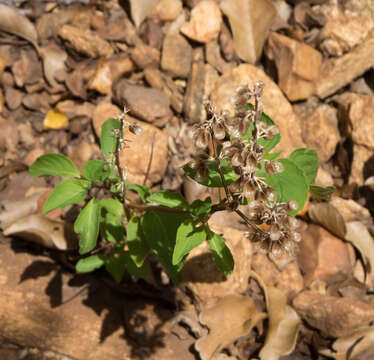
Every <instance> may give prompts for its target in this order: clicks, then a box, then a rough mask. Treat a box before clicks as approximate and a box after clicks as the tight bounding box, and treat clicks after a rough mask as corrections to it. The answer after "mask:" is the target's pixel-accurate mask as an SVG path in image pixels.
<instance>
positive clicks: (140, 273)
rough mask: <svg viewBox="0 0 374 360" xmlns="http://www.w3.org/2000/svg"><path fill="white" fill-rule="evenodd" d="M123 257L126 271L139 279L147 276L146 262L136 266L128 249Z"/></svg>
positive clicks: (148, 270)
mask: <svg viewBox="0 0 374 360" xmlns="http://www.w3.org/2000/svg"><path fill="white" fill-rule="evenodd" d="M125 259H126V268H127V271H128V272H129V273H130V274H131V275H133V276H135V277H136V278H138V279H139V278H141V279H147V278H148V276H149V272H150V269H149V265H148V263H146V262H145V263H143V264H142V266H140V267H138V266H137V265H136V264H135V263H134V261H133V259H132V258H131V256H130V253H129V252H128V251H126V252H125Z"/></svg>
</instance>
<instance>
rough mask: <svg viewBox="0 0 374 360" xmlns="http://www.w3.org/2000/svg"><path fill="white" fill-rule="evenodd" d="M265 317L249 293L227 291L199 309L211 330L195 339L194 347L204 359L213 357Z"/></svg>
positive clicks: (200, 318)
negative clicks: (229, 292) (202, 308)
mask: <svg viewBox="0 0 374 360" xmlns="http://www.w3.org/2000/svg"><path fill="white" fill-rule="evenodd" d="M264 318H266V314H265V313H262V312H259V311H258V310H257V309H256V306H255V304H254V302H253V300H252V299H251V298H250V297H249V296H240V295H227V296H225V297H223V298H221V299H219V300H218V302H217V303H216V305H214V306H212V307H210V308H208V309H204V310H203V311H202V312H201V313H200V317H199V320H200V322H201V323H202V324H205V325H206V326H207V327H208V328H209V334H208V335H206V336H203V337H201V338H200V339H199V340H198V341H196V343H195V349H196V350H197V351H198V352H199V354H200V357H201V359H202V360H210V359H212V358H213V356H214V355H215V354H216V353H218V352H219V351H220V350H222V349H224V348H225V347H227V346H229V345H231V344H232V343H233V342H234V341H235V340H237V339H238V338H240V337H241V336H245V335H248V334H249V333H250V331H251V330H252V328H253V327H254V326H256V325H257V323H258V322H260V321H261V320H263V319H264Z"/></svg>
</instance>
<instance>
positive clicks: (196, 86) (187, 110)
mask: <svg viewBox="0 0 374 360" xmlns="http://www.w3.org/2000/svg"><path fill="white" fill-rule="evenodd" d="M195 59H196V60H195V61H194V62H193V63H192V68H191V73H190V76H189V79H188V85H187V89H186V93H185V96H184V114H185V115H186V117H187V121H188V123H190V124H193V123H197V122H200V121H203V120H205V119H206V116H207V114H206V110H205V106H204V100H205V99H208V97H209V95H210V93H211V92H212V90H213V88H214V86H215V83H216V81H217V80H218V73H217V71H216V70H215V69H214V68H213V67H212V66H211V65H209V64H204V61H203V59H202V56H201V57H200V55H198V54H196V56H195Z"/></svg>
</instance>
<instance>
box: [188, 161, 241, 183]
mask: <svg viewBox="0 0 374 360" xmlns="http://www.w3.org/2000/svg"><path fill="white" fill-rule="evenodd" d="M207 166H208V169H209V175H208V178H207V179H206V180H205V181H202V182H200V184H202V185H205V186H209V187H223V184H222V181H221V177H220V174H219V171H218V166H217V163H216V162H215V161H214V160H210V161H208V162H207ZM221 168H222V172H223V176H224V178H225V181H226V183H227V185H230V184H231V183H233V182H234V181H235V180H237V179H238V175H237V174H235V171H234V170H233V169H231V168H230V167H229V165H228V163H227V160H226V159H223V160H221ZM183 170H184V172H185V173H186V175H187V176H189V177H190V178H191V179H193V180H195V181H197V180H196V170H194V169H192V168H191V167H190V166H189V165H188V164H186V165H184V166H183Z"/></svg>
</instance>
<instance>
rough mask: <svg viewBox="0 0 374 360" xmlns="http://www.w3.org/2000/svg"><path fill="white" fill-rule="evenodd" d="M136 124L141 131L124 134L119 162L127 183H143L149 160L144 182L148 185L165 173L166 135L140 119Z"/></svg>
mask: <svg viewBox="0 0 374 360" xmlns="http://www.w3.org/2000/svg"><path fill="white" fill-rule="evenodd" d="M138 124H139V125H140V126H141V128H142V129H143V133H142V134H141V135H134V134H132V133H128V134H126V136H125V140H126V141H127V146H126V147H125V148H124V149H123V150H122V151H121V153H120V162H121V165H122V166H124V167H125V169H126V174H127V179H128V181H129V183H135V184H143V182H144V179H145V177H146V175H147V170H148V167H149V163H150V162H151V165H150V167H149V173H148V178H147V182H146V184H147V185H150V184H152V183H156V182H158V181H160V180H161V179H162V178H163V177H164V175H165V172H166V168H167V165H168V135H167V133H166V132H165V131H161V130H159V129H157V128H156V127H155V126H154V125H151V124H147V123H144V122H140V121H139V122H138ZM152 148H153V149H152Z"/></svg>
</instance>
